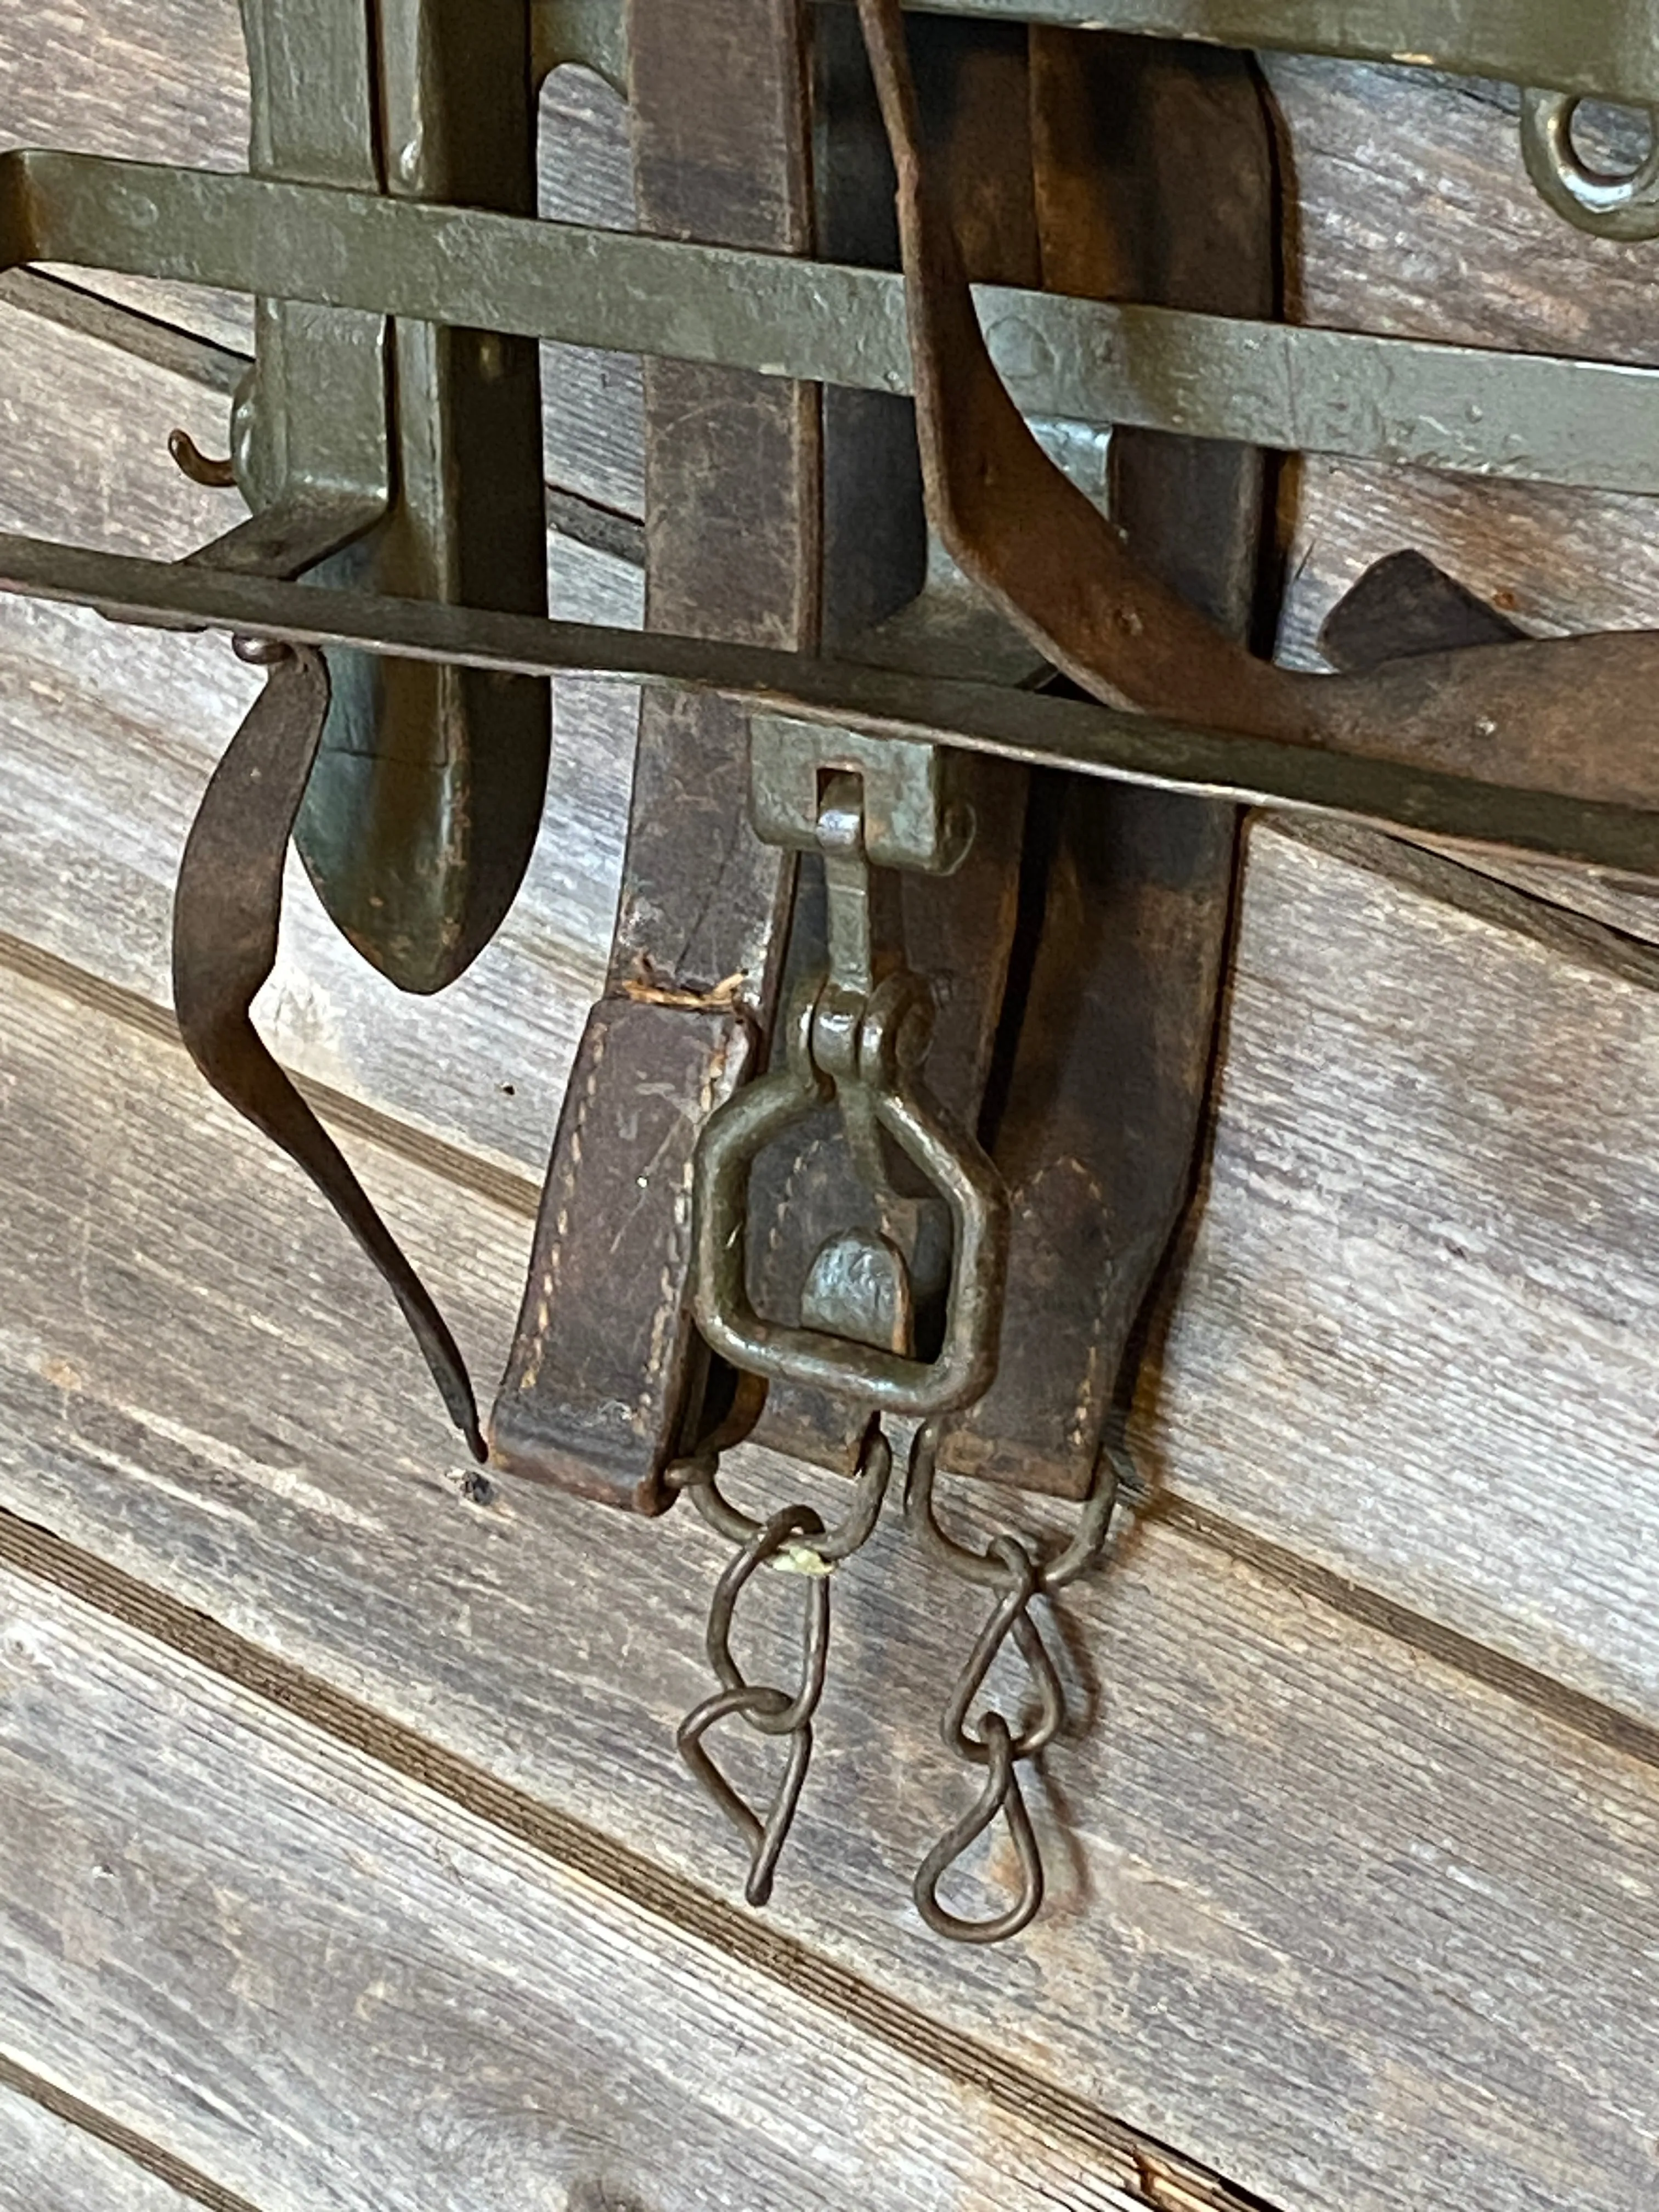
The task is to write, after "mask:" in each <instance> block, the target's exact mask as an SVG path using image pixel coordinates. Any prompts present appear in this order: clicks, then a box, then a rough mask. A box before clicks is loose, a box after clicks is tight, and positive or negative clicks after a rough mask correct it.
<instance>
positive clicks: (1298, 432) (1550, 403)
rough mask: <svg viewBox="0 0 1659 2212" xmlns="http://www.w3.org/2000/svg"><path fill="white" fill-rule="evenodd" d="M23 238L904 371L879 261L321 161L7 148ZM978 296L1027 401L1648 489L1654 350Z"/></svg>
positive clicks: (602, 330) (535, 323)
mask: <svg viewBox="0 0 1659 2212" xmlns="http://www.w3.org/2000/svg"><path fill="white" fill-rule="evenodd" d="M41 261H45V262H53V263H58V264H72V265H78V266H80V267H82V268H101V269H106V270H117V271H119V272H121V273H123V274H125V275H130V276H161V277H166V278H169V279H172V280H173V281H175V282H179V283H197V284H205V285H211V286H215V287H217V288H219V289H225V290H229V291H241V292H257V293H259V294H262V295H265V296H267V297H270V298H276V299H298V300H310V301H317V302H319V304H321V305H323V306H327V307H356V308H367V309H369V310H372V311H374V312H375V313H383V314H390V315H401V316H409V317H411V318H413V319H416V320H417V321H422V322H432V323H444V324H450V325H460V326H463V327H470V328H479V329H487V330H489V329H493V330H499V331H511V332H515V333H519V334H521V335H523V336H526V337H538V338H548V339H555V340H562V341H564V342H566V343H575V344H581V345H592V346H601V347H605V348H608V349H611V350H614V351H617V352H622V353H641V354H653V355H665V356H671V357H674V358H677V359H680V360H684V361H699V362H724V363H726V365H728V366H730V367H733V368H752V369H757V370H759V371H760V372H761V373H763V374H767V375H775V376H786V377H791V378H795V379H798V380H801V381H804V382H808V383H822V384H836V385H848V386H855V387H860V388H863V389H866V390H871V391H878V392H907V391H908V390H909V388H910V360H909V343H908V337H907V335H906V329H905V311H904V289H903V282H902V278H901V277H899V276H896V275H895V274H892V273H890V272H888V271H886V270H870V269H850V268H842V267H838V266H833V265H830V264H825V263H821V262H808V261H799V260H791V259H788V258H785V257H782V256H779V255H772V254H762V253H750V252H736V251H732V250H728V249H725V248H720V247H714V246H691V245H682V244H678V243H675V242H673V241H671V240H663V239H654V238H641V237H637V236H635V235H632V234H629V233H626V232H620V231H608V230H595V229H589V228H584V227H582V226H580V225H578V224H572V223H556V222H531V221H526V220H524V219H522V218H518V217H513V216H496V215H486V214H482V213H479V212H477V211H476V210H468V209H459V208H446V207H431V206H422V205H418V204H415V203H412V202H408V201H403V202H398V201H394V200H391V199H383V198H378V197H373V196H371V195H368V194H361V193H354V192H346V191H332V190H330V189H327V188H325V187H320V186H316V185H294V184H283V183H275V182H270V181H267V180H265V179H258V178H252V177H246V176H236V175H223V174H219V173H211V172H208V171H199V170H191V169H177V168H164V167H155V166H151V165H149V164H146V163H139V162H126V161H108V160H105V159H102V158H100V157H97V156H94V155H77V154H62V153H28V152H20V153H13V154H8V155H4V156H3V158H0V268H3V267H6V266H16V265H19V264H27V263H31V262H41ZM979 300H980V304H981V313H983V315H984V318H985V322H986V326H987V331H988V332H989V335H990V338H991V344H992V350H993V353H994V356H995V357H996V360H997V363H998V367H999V368H1000V369H1001V371H1002V373H1003V374H1004V375H1005V376H1006V380H1007V382H1008V386H1009V389H1010V390H1011V392H1012V393H1013V396H1014V398H1015V399H1016V401H1017V402H1018V404H1019V405H1020V407H1021V408H1022V409H1023V410H1024V411H1025V413H1026V414H1028V415H1029V416H1033V417H1039V418H1042V417H1046V418H1049V419H1060V420H1066V421H1074V422H1086V423H1091V424H1096V425H1105V424H1110V423H1132V424H1135V425H1137V426H1140V427H1144V428H1149V429H1160V430H1178V431H1184V432H1187V433H1188V434H1190V435H1194V436H1199V437H1209V438H1230V439H1236V440H1239V441H1243V442H1246V443H1250V444H1255V445H1261V446H1268V447H1278V448H1279V449H1282V450H1284V451H1287V452H1301V453H1342V454H1348V455H1351V456H1352V457H1354V458H1356V459H1366V460H1381V461H1386V462H1389V463H1390V464H1396V465H1399V464H1406V465H1414V466H1418V467H1422V468H1431V469H1445V470H1450V471H1456V472H1460V473H1464V474H1469V475H1474V476H1491V477H1514V478H1519V479H1522V480H1527V481H1532V482H1542V483H1560V484H1568V485H1573V486H1577V487H1579V488H1582V489H1597V490H1607V491H1627V492H1648V493H1652V492H1659V370H1655V369H1650V368H1628V367H1624V366H1621V365H1619V364H1616V363H1611V362H1585V361H1570V360H1559V359H1556V358H1553V357H1552V356H1545V355H1537V354H1511V353H1500V352H1492V351H1486V350H1483V349H1477V348H1473V347H1465V346H1443V345H1431V344H1425V343H1419V342H1417V341H1414V340H1409V339H1401V338H1383V337H1369V336H1364V335H1358V334H1353V333H1348V332H1344V331H1319V330H1307V329H1298V328H1291V327H1289V326H1287V325H1279V324H1272V323H1257V322H1246V321H1231V320H1228V319H1224V318H1220V317H1215V316H1203V315H1188V314H1180V313H1174V312H1172V311H1170V310H1168V309H1164V308H1155V307H1103V306H1101V305H1099V304H1098V303H1097V302H1095V301H1085V300H1070V299H1062V298H1059V297H1057V296H1055V295H1052V294H1048V293H1042V292H1019V291H1008V290H1003V289H997V288H993V287H987V288H985V289H982V290H981V292H980V294H979Z"/></svg>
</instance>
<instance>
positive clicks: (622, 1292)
mask: <svg viewBox="0 0 1659 2212" xmlns="http://www.w3.org/2000/svg"><path fill="white" fill-rule="evenodd" d="M752 1050H753V1041H752V1032H751V1030H750V1024H749V1022H748V1020H747V1019H746V1018H745V1017H744V1014H743V1013H742V1012H740V1011H738V1009H736V1008H734V1007H731V1006H718V1007H709V1008H707V1009H702V1010H699V1009H695V1008H693V1007H691V1006H665V1005H662V1004H660V1003H652V1002H651V1001H650V1000H640V999H631V998H608V999H602V1000H600V1001H599V1005H598V1006H595V1007H594V1009H593V1011H592V1013H591V1014H590V1015H589V1017H588V1021H587V1028H586V1033H585V1034H584V1036H583V1038H582V1043H581V1049H580V1053H579V1054H578V1055H577V1060H576V1065H575V1068H574V1072H573V1073H572V1075H571V1079H570V1087H569V1090H568V1092H567V1094H566V1097H565V1105H564V1112H563V1114H562V1116H561V1118H560V1123H559V1131H558V1136H557V1138H556V1141H555V1145H554V1150H553V1164H552V1167H551V1169H550V1173H549V1176H548V1182H547V1188H546V1189H545V1191H544V1194H543V1198H542V1207H541V1215H540V1218H539V1219H538V1223H537V1226H536V1243H535V1249H534V1253H533V1255H532V1260H531V1266H530V1279H529V1282H528V1285H526V1291H525V1298H524V1305H523V1310H522V1311H521V1312H520V1316H519V1325H518V1328H517V1330H516V1332H515V1334H514V1339H513V1355H512V1361H511V1364H510V1365H509V1366H508V1368H507V1375H506V1377H505V1379H504V1381H503V1382H502V1384H501V1391H500V1394H499V1395H498V1396H497V1398H496V1401H495V1413H494V1415H493V1418H492V1420H491V1425H490V1444H491V1458H492V1462H493V1463H494V1464H495V1466H497V1467H499V1468H502V1469H503V1470H504V1471H505V1472H507V1474H518V1475H525V1476H528V1477H529V1478H530V1479H531V1480H534V1481H538V1482H548V1483H553V1484H556V1486H558V1487H559V1488H561V1489H563V1490H568V1491H571V1492H574V1493H575V1494H576V1495H577V1496H578V1497H581V1498H593V1499H596V1500H598V1501H599V1502H600V1503H602V1504H611V1505H620V1506H623V1507H624V1508H625V1509H627V1510H629V1511H632V1512H635V1513H658V1512H660V1511H662V1510H664V1508H665V1506H667V1505H669V1504H671V1503H672V1500H671V1498H669V1497H668V1496H667V1495H666V1494H665V1492H664V1491H663V1489H662V1486H661V1476H662V1472H663V1469H664V1468H665V1466H666V1465H667V1463H668V1462H669V1461H670V1459H671V1458H672V1457H673V1456H674V1455H675V1453H676V1451H677V1449H678V1446H679V1443H680V1440H681V1439H680V1428H681V1422H682V1408H683V1407H684V1403H685V1401H686V1399H687V1396H688V1395H689V1394H688V1384H689V1379H690V1377H689V1370H690V1366H691V1365H692V1364H694V1361H695V1354H696V1346H695V1340H694V1337H693V1332H692V1328H691V1322H690V1309H689V1306H688V1304H687V1297H686V1292H687V1287H688V1282H689V1277H690V1264H691V1160H692V1154H693V1152H694V1151H695V1149H696V1141H697V1138H698V1135H699V1134H700V1133H701V1131H702V1126H703V1123H704V1122H705V1121H707V1120H708V1116H709V1115H710V1114H711V1113H713V1111H714V1109H715V1107H716V1106H718V1105H719V1104H720V1103H721V1102H722V1100H724V1099H725V1098H726V1097H728V1096H729V1095H730V1093H731V1091H732V1089H733V1088H734V1086H735V1085H737V1084H738V1083H740V1082H741V1081H742V1080H743V1079H744V1076H745V1075H746V1074H748V1073H749V1072H750V1060H751V1055H752ZM665 1225H666V1227H667V1230H668V1234H667V1236H666V1237H665V1236H664V1228H665Z"/></svg>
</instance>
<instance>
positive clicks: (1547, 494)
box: [1265, 56, 1659, 939]
mask: <svg viewBox="0 0 1659 2212" xmlns="http://www.w3.org/2000/svg"><path fill="white" fill-rule="evenodd" d="M1265 67H1266V70H1267V78H1268V82H1269V83H1270V85H1271V87H1272V89H1273V94H1274V96H1275V98H1276V99H1277V100H1278V102H1279V110H1280V113H1281V117H1282V118H1283V125H1284V131H1285V143H1286V145H1287V147H1288V152H1289V160H1290V162H1291V171H1292V173H1293V178H1294V185H1293V189H1292V192H1291V201H1290V206H1291V216H1292V244H1291V256H1290V270H1289V274H1290V278H1291V313H1292V314H1293V315H1294V316H1295V318H1296V319H1298V320H1301V321H1305V322H1309V323H1314V324H1322V325H1328V326H1331V327H1333V328H1336V329H1344V330H1370V331H1382V332H1385V333H1388V334H1390V335H1393V336H1395V337H1416V338H1429V339H1436V340H1440V341H1443V342H1446V343H1465V344H1474V345H1492V346H1502V347H1509V348H1513V349H1518V350H1522V351H1528V352H1535V353H1578V354H1583V355H1585V356H1589V357H1591V358H1595V359H1598V360H1607V361H1623V362H1652V361H1654V360H1655V359H1656V357H1659V338H1656V333H1655V325H1654V313H1653V296H1654V295H1653V286H1654V276H1655V270H1656V265H1659V264H1656V261H1655V258H1654V248H1653V247H1652V246H1620V245H1616V244H1613V243H1612V242H1610V241H1607V240H1598V239H1591V238H1589V237H1586V236H1585V235H1584V234H1583V233H1582V232H1580V231H1577V230H1576V229H1574V228H1572V226H1571V224H1569V223H1566V222H1563V221H1562V220H1561V218H1560V217H1559V216H1556V215H1555V214H1554V213H1553V211H1552V210H1550V209H1549V208H1547V206H1546V205H1545V204H1544V203H1543V201H1542V200H1541V198H1540V197H1539V196H1538V195H1537V193H1536V192H1535V191H1534V190H1533V188H1532V185H1531V184H1530V182H1529V181H1528V178H1527V175H1526V173H1525V170H1524V168H1523V167H1522V161H1521V152H1520V136H1519V123H1518V106H1517V100H1516V95H1515V94H1514V93H1513V92H1512V91H1510V90H1509V89H1508V88H1502V87H1496V86H1492V85H1484V84H1474V83H1472V82H1463V81H1461V80H1458V79H1453V78H1443V77H1435V76H1428V75H1425V73H1424V72H1423V71H1421V70H1393V69H1371V68H1360V67H1357V66H1352V65H1349V64H1340V63H1332V62H1321V61H1316V60H1310V59H1300V58H1289V57H1284V56H1273V57H1269V58H1267V61H1266V64H1265ZM1287 511H1288V516H1289V521H1290V528H1289V544H1288V556H1287V557H1288V570H1289V577H1290V586H1289V590H1288V592H1287V595H1286V600H1285V619H1284V625H1283V629H1282V631H1281V636H1280V648H1279V649H1280V657H1281V658H1282V659H1286V660H1288V661H1290V662H1291V663H1292V664H1293V665H1297V666H1304V667H1312V666H1319V665H1322V662H1321V661H1320V659H1319V655H1318V653H1317V647H1316V638H1317V635H1318V630H1319V625H1320V623H1322V621H1323V620H1324V617H1325V616H1326V615H1327V614H1328V612H1329V611H1330V609H1331V607H1332V606H1333V605H1334V604H1335V602H1336V601H1337V599H1340V597H1341V595H1342V593H1343V592H1346V590H1347V589H1348V588H1349V587H1350V586H1351V585H1352V584H1353V583H1355V582H1356V581H1357V580H1358V578H1359V576H1360V575H1361V574H1363V573H1364V570H1365V569H1366V568H1369V567H1370V564H1371V562H1374V561H1376V560H1379V559H1381V558H1382V557H1383V556H1384V555H1385V554H1388V553H1391V552H1394V551H1396V550H1399V549H1400V548H1401V547H1402V546H1415V547H1417V548H1418V549H1419V550H1421V551H1423V552H1425V553H1426V554H1428V555H1429V556H1430V557H1431V559H1432V560H1434V561H1436V562H1438V563H1439V564H1440V566H1441V567H1443V568H1446V569H1448V570H1449V572H1450V573H1451V574H1454V575H1455V576H1457V577H1458V578H1459V579H1460V580H1462V582H1464V583H1466V584H1468V586H1470V587H1471V588H1472V589H1474V591H1476V592H1479V593H1480V595H1481V596H1482V597H1483V598H1486V599H1491V600H1492V601H1493V602H1494V603H1495V604H1496V605H1498V606H1500V607H1501V608H1502V609H1503V610H1504V611H1505V612H1506V613H1508V614H1510V616H1512V617H1514V618H1515V620H1516V621H1517V622H1519V623H1521V624H1522V627H1523V628H1525V629H1529V630H1532V631H1534V632H1538V633H1541V634H1551V633H1556V632H1564V631H1577V630H1590V629H1644V628H1652V627H1654V626H1656V625H1659V533H1656V531H1655V527H1654V522H1655V514H1656V502H1655V501H1652V500H1650V499H1638V498H1635V497H1632V496H1627V495H1620V494H1617V493H1581V492H1569V491H1563V490H1559V489H1555V488H1554V487H1552V486H1548V485H1525V486H1522V485H1516V484H1507V483H1479V482H1477V481H1476V480H1474V479H1473V478H1470V477H1437V476H1434V475H1431V474H1429V473H1428V472H1426V471H1421V470H1413V469H1389V468H1383V467H1380V466H1376V465H1365V464H1361V463H1358V462H1352V461H1346V460H1333V459H1322V458H1317V457H1310V458H1309V459H1306V460H1304V461H1302V462H1300V463H1299V464H1298V465H1297V470H1296V472H1295V476H1294V478H1293V480H1292V488H1291V500H1290V501H1289V505H1288V510H1287ZM1641 741H1642V740H1641V737H1640V733H1638V732H1632V744H1639V743H1640V742H1641ZM1493 872H1495V873H1498V874H1500V875H1501V876H1503V877H1504V878H1506V879H1508V880H1510V881H1511V882H1516V883H1519V884H1522V885H1524V886H1526V887H1528V888H1530V889H1532V890H1536V891H1538V892H1540V893H1541V894H1542V895H1543V896H1548V897H1552V898H1554V899H1558V900H1559V901H1561V902H1563V903H1565V904H1569V905H1571V906H1574V907H1576V908H1578V909H1579V910H1580V911H1583V912H1586V913H1589V914H1593V915H1598V916H1599V917H1601V919H1603V920H1606V921H1610V922H1611V923H1613V926H1614V927H1619V928H1622V929H1625V930H1626V931H1628V932H1630V933H1632V934H1635V935H1638V936H1641V937H1644V938H1649V939H1653V938H1659V905H1656V902H1655V901H1654V900H1653V899H1652V898H1651V897H1646V896H1639V895H1638V896H1630V895H1628V894H1625V893H1621V892H1620V891H1618V890H1610V889H1608V888H1607V887H1606V886H1604V885H1601V884H1597V883H1596V882H1595V879H1594V878H1593V877H1590V876H1588V875H1585V874H1583V873H1580V872H1577V871H1558V870H1553V869H1548V870H1536V869H1529V868H1528V867H1526V866H1509V865H1508V864H1503V865H1501V866H1498V867H1495V868H1494V870H1493Z"/></svg>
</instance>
